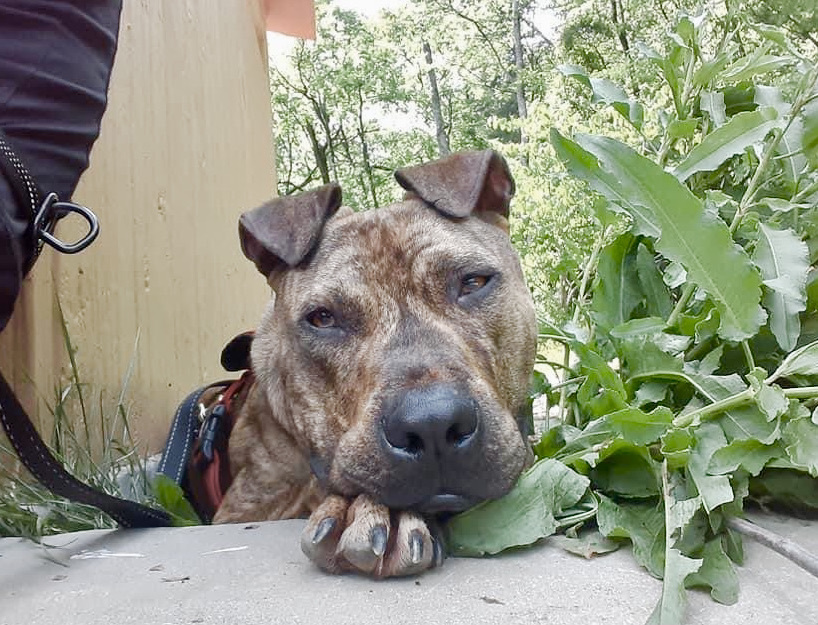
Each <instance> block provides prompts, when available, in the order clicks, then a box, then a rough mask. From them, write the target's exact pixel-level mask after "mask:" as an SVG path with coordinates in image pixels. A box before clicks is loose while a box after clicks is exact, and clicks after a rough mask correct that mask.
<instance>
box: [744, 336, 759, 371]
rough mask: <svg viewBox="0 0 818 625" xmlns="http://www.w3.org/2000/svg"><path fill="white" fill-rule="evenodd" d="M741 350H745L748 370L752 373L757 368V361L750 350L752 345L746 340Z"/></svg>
mask: <svg viewBox="0 0 818 625" xmlns="http://www.w3.org/2000/svg"><path fill="white" fill-rule="evenodd" d="M741 348H742V349H743V350H744V359H745V360H746V361H747V369H748V370H750V371H752V370H753V369H755V368H756V361H755V358H753V352H752V351H751V350H750V344H749V343H748V342H747V341H746V340H744V341H742V342H741Z"/></svg>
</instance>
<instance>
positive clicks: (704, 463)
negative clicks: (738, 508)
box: [687, 423, 733, 512]
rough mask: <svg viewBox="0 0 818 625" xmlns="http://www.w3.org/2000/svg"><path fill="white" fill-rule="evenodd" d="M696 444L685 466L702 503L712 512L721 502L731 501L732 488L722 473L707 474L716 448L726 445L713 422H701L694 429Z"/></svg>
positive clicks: (722, 435)
mask: <svg viewBox="0 0 818 625" xmlns="http://www.w3.org/2000/svg"><path fill="white" fill-rule="evenodd" d="M694 438H695V440H696V445H695V447H694V448H693V450H692V451H691V453H690V460H689V461H688V464H687V467H688V471H689V472H690V477H692V478H693V482H694V483H695V484H696V488H697V489H698V491H699V495H700V496H701V498H702V504H703V505H704V508H705V510H707V512H712V511H713V510H715V509H716V508H718V507H719V506H720V505H721V504H723V503H727V502H729V501H733V488H732V487H731V486H730V480H729V479H727V477H725V476H724V475H718V476H716V475H709V474H708V473H707V469H708V467H709V466H710V459H711V458H712V457H713V454H714V453H715V452H716V450H718V449H721V448H722V447H724V446H726V445H727V439H726V438H725V436H724V433H723V432H722V430H721V428H720V427H719V426H718V425H716V424H715V423H702V424H701V425H700V426H699V427H698V428H697V429H696V431H695V433H694Z"/></svg>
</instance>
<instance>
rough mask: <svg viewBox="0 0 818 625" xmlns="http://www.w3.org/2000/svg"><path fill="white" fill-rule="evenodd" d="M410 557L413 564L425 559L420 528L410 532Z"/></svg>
mask: <svg viewBox="0 0 818 625" xmlns="http://www.w3.org/2000/svg"><path fill="white" fill-rule="evenodd" d="M409 558H410V559H411V560H412V564H420V561H421V560H423V535H422V534H421V533H420V532H419V531H418V530H412V531H411V532H410V533H409Z"/></svg>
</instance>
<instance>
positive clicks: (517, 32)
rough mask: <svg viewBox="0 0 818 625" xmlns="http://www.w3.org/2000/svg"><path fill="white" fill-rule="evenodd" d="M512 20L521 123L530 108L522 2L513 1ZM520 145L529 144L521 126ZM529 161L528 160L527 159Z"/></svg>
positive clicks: (518, 110) (518, 107)
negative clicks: (524, 75)
mask: <svg viewBox="0 0 818 625" xmlns="http://www.w3.org/2000/svg"><path fill="white" fill-rule="evenodd" d="M511 19H512V26H513V33H514V66H515V67H516V70H517V71H516V75H515V82H516V83H517V89H516V90H517V116H518V117H519V118H520V122H522V121H523V120H525V119H526V118H527V117H528V106H527V105H526V101H525V90H524V88H523V69H524V66H523V37H522V33H521V29H520V0H511ZM520 143H522V144H526V143H528V137H527V136H526V134H525V130H524V129H523V127H522V123H521V124H520ZM526 160H528V159H526Z"/></svg>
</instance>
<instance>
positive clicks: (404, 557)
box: [301, 495, 444, 577]
mask: <svg viewBox="0 0 818 625" xmlns="http://www.w3.org/2000/svg"><path fill="white" fill-rule="evenodd" d="M435 529H436V528H435V526H432V527H431V528H430V526H429V525H427V523H426V521H425V520H424V519H423V517H421V516H420V515H419V514H417V513H415V512H407V511H390V510H389V508H387V507H386V506H384V505H381V504H379V503H375V502H374V501H373V500H372V499H370V498H369V497H367V496H366V495H360V496H358V497H356V498H355V499H354V500H353V501H352V502H350V501H349V500H347V499H344V498H343V497H339V496H337V495H331V496H330V497H327V498H326V499H325V500H324V501H323V503H322V504H321V505H320V506H319V507H318V508H316V510H315V512H313V513H312V516H311V517H310V519H309V521H308V522H307V525H306V527H305V528H304V531H303V533H302V535H301V549H302V550H303V551H304V553H305V554H306V555H307V557H309V558H310V560H312V561H313V562H314V563H315V564H317V565H318V566H319V567H321V568H322V569H324V570H325V571H328V572H330V573H340V572H343V571H349V572H356V573H364V574H366V575H371V576H372V577H398V576H405V575H415V574H417V573H420V572H422V571H425V570H426V569H430V568H433V567H435V566H440V565H441V564H442V563H443V558H444V550H443V543H442V541H441V540H440V538H439V537H438V535H437V534H436V532H435V531H434V530H435Z"/></svg>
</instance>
